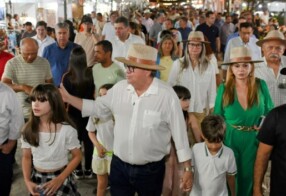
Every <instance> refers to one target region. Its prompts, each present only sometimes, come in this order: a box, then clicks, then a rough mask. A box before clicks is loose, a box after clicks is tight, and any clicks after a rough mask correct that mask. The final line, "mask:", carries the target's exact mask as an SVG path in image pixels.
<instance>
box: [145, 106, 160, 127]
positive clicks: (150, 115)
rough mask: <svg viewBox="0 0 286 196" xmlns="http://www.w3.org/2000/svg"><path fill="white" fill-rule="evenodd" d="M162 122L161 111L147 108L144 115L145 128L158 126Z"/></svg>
mask: <svg viewBox="0 0 286 196" xmlns="http://www.w3.org/2000/svg"><path fill="white" fill-rule="evenodd" d="M160 122H161V112H158V111H153V110H145V111H144V116H143V128H150V127H157V126H159V124H160Z"/></svg>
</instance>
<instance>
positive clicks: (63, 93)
mask: <svg viewBox="0 0 286 196" xmlns="http://www.w3.org/2000/svg"><path fill="white" fill-rule="evenodd" d="M59 91H60V93H61V95H62V99H63V101H64V102H68V97H69V95H70V94H69V93H68V91H67V90H66V89H65V87H64V85H63V83H61V84H60V88H59Z"/></svg>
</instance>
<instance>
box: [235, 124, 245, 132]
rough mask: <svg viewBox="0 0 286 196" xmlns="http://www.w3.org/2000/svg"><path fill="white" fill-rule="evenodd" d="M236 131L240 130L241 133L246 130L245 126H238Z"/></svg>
mask: <svg viewBox="0 0 286 196" xmlns="http://www.w3.org/2000/svg"><path fill="white" fill-rule="evenodd" d="M236 129H237V130H239V131H242V130H243V129H244V126H240V125H238V126H236Z"/></svg>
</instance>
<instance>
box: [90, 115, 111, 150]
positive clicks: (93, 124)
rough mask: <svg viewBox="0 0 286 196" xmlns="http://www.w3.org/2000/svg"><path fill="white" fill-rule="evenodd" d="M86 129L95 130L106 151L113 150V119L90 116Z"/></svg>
mask: <svg viewBox="0 0 286 196" xmlns="http://www.w3.org/2000/svg"><path fill="white" fill-rule="evenodd" d="M86 130H87V131H90V132H95V130H96V138H97V140H98V141H99V143H100V144H101V145H102V146H103V147H104V148H105V149H106V150H107V151H108V152H111V151H113V140H114V134H113V132H114V131H113V130H114V120H113V119H107V120H103V119H99V118H96V117H94V116H90V117H89V119H88V123H87V125H86Z"/></svg>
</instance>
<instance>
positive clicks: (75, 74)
mask: <svg viewBox="0 0 286 196" xmlns="http://www.w3.org/2000/svg"><path fill="white" fill-rule="evenodd" d="M63 77H66V79H68V80H69V81H70V83H71V85H72V86H75V90H76V91H77V96H79V97H83V96H84V95H85V94H86V87H87V86H90V84H93V76H92V69H90V68H88V67H87V60H86V53H85V51H84V49H83V48H82V47H76V48H74V49H73V50H72V51H71V54H70V60H69V70H68V72H67V73H66V74H65V75H64V76H63Z"/></svg>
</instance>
